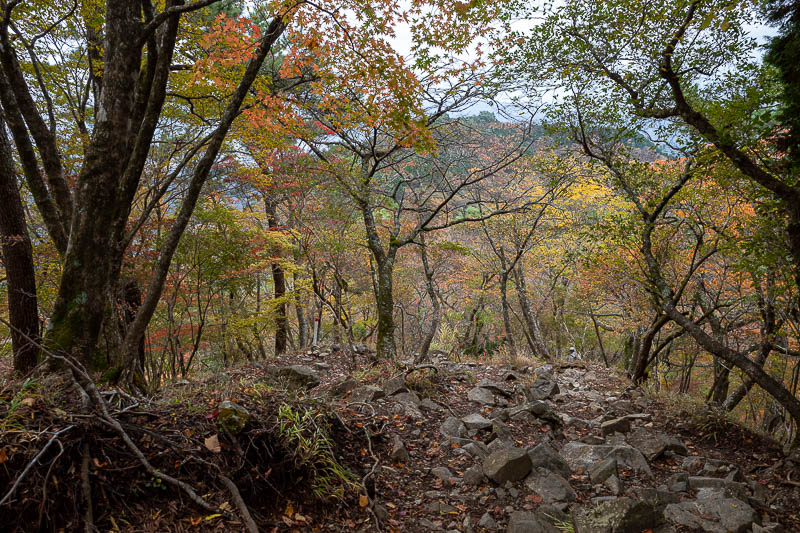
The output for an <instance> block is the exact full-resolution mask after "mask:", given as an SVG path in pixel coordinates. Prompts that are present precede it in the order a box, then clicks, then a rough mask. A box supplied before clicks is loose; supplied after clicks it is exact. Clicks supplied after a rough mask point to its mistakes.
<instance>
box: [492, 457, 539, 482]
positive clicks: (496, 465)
mask: <svg viewBox="0 0 800 533" xmlns="http://www.w3.org/2000/svg"><path fill="white" fill-rule="evenodd" d="M530 471H531V460H530V458H529V457H528V454H527V453H525V450H523V449H521V448H505V449H502V450H497V451H495V452H492V453H491V454H490V455H489V457H487V458H486V460H485V461H484V462H483V473H484V474H486V477H488V478H489V479H491V480H492V481H494V482H496V483H501V484H502V483H505V482H506V481H518V480H520V479H523V478H524V477H525V476H527V475H528V474H529V473H530Z"/></svg>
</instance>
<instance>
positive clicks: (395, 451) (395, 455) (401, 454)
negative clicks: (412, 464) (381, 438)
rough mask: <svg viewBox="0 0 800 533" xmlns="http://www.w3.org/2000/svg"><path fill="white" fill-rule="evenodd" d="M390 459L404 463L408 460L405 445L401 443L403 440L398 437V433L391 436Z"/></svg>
mask: <svg viewBox="0 0 800 533" xmlns="http://www.w3.org/2000/svg"><path fill="white" fill-rule="evenodd" d="M391 457H392V460H393V461H397V462H398V463H405V462H408V459H409V456H408V449H407V448H406V445H405V444H403V441H402V440H401V439H400V436H399V435H395V436H394V437H393V438H392V454H391Z"/></svg>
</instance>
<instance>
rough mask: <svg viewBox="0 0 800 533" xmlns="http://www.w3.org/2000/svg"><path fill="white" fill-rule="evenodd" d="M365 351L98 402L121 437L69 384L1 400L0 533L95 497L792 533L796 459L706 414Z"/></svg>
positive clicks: (530, 372) (255, 524)
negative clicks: (394, 360)
mask: <svg viewBox="0 0 800 533" xmlns="http://www.w3.org/2000/svg"><path fill="white" fill-rule="evenodd" d="M361 348H362V349H360V350H356V352H357V353H354V352H353V351H350V350H348V352H347V353H344V352H342V351H339V350H337V349H335V347H334V348H327V349H324V350H323V349H314V350H310V351H308V352H304V353H299V354H292V355H288V356H286V357H283V358H281V359H280V360H272V361H269V363H270V364H260V363H256V364H253V365H249V366H246V367H239V368H235V369H229V370H226V371H224V372H222V373H220V374H218V375H216V376H215V377H213V378H211V379H208V380H205V381H203V382H179V383H176V384H173V385H171V386H169V387H166V388H165V389H164V390H163V391H161V392H160V394H159V396H158V397H155V398H149V399H141V398H140V399H134V398H131V397H128V396H126V395H124V394H122V393H120V392H119V391H115V390H109V391H105V392H104V393H103V398H104V402H105V403H106V405H107V407H108V411H109V416H110V417H111V418H113V419H114V420H118V421H119V423H120V428H121V430H122V431H123V432H124V433H125V436H123V435H122V433H121V432H120V431H119V430H117V429H115V428H114V426H113V424H112V423H110V422H109V420H108V419H106V418H104V416H103V414H102V413H98V410H97V409H96V408H95V409H94V410H90V411H89V412H87V411H85V410H83V411H82V410H81V407H80V406H79V405H78V400H77V397H76V395H75V394H74V392H73V391H72V390H71V388H70V387H71V385H70V384H69V383H64V384H61V385H59V384H58V383H56V384H53V383H48V384H45V383H44V381H46V380H43V382H42V383H40V384H39V385H37V386H31V385H30V384H28V385H26V386H25V387H22V386H21V384H19V383H8V384H7V385H6V387H5V388H4V389H3V390H2V391H0V398H2V400H3V402H2V404H0V415H2V420H3V424H2V426H0V463H2V464H0V498H3V499H4V501H3V504H2V505H0V523H2V524H6V525H5V526H3V528H2V529H3V530H8V531H31V530H42V531H49V530H52V531H56V530H74V529H84V524H85V522H86V520H87V516H88V515H87V513H86V507H87V506H86V505H85V502H86V501H87V500H91V501H92V503H93V506H92V507H93V516H92V517H91V518H92V520H93V521H94V524H95V526H97V527H98V529H100V530H114V531H247V530H248V529H249V530H250V531H254V530H261V531H365V532H366V531H387V532H390V531H392V532H393V531H397V532H428V531H447V532H455V531H459V532H468V531H474V532H483V531H504V530H508V531H513V532H516V533H527V532H533V533H538V532H545V533H559V532H569V531H575V532H578V533H601V532H602V533H605V532H609V533H613V532H631V533H633V532H640V531H654V532H662V533H668V532H673V531H674V532H693V531H710V532H727V531H735V532H742V533H743V532H750V531H752V532H753V533H758V532H761V531H770V532H778V531H800V517H798V514H799V513H800V488H798V484H797V483H796V482H794V481H792V477H791V472H792V470H793V469H794V468H796V467H800V461H795V460H793V459H794V458H792V457H789V458H786V457H784V456H783V454H782V453H781V451H780V449H779V448H778V447H777V446H776V445H774V444H773V443H771V442H770V441H767V440H765V439H763V438H761V437H759V436H758V435H754V434H751V433H748V432H746V431H745V430H743V429H741V428H739V427H738V426H734V425H731V424H729V423H728V422H726V421H725V420H724V418H722V417H720V416H718V415H716V414H715V413H713V412H709V413H697V412H690V411H687V412H686V413H681V412H680V411H679V410H676V409H675V408H672V407H669V408H668V407H666V406H664V405H662V404H660V403H658V402H656V401H653V400H651V399H649V398H647V397H646V396H645V395H644V393H643V392H642V391H641V390H640V389H637V388H634V387H632V386H630V384H629V383H628V382H627V381H626V380H625V379H624V378H623V377H621V376H619V375H618V374H616V373H615V372H614V371H611V370H608V369H605V368H603V367H602V366H598V365H594V364H582V363H581V364H555V365H531V366H526V367H511V366H508V365H502V364H493V363H492V362H486V363H467V362H453V361H450V360H448V359H446V358H445V357H443V356H441V357H438V358H436V357H435V358H434V360H433V361H432V363H431V364H429V365H422V366H421V367H412V366H410V365H407V366H404V365H402V364H398V365H395V364H381V365H375V366H373V365H370V364H369V361H370V354H369V353H367V352H366V350H364V349H363V347H361ZM59 386H60V387H61V389H59ZM56 390H60V391H61V393H60V394H58V393H56V392H54V391H56ZM225 402H228V403H225ZM240 408H241V409H240ZM61 430H65V431H64V432H63V433H58V432H59V431H61ZM125 437H128V438H129V439H130V441H131V444H132V445H133V446H135V447H136V448H137V449H139V450H140V451H141V452H142V455H143V457H144V458H145V460H146V461H149V464H151V466H152V467H153V468H154V470H153V472H148V471H146V469H145V468H144V467H143V466H142V461H141V459H140V458H138V456H137V455H136V453H135V452H134V450H133V448H131V446H130V445H129V444H128V443H127V441H126V440H125ZM45 448H47V449H45ZM42 450H44V451H42ZM161 472H163V473H165V474H168V475H170V476H173V477H174V478H175V479H180V480H181V481H183V482H185V483H186V484H188V485H189V486H191V487H193V488H194V489H195V490H196V492H197V494H198V495H199V496H200V497H201V498H202V499H203V501H204V502H206V503H207V504H208V506H209V507H208V509H206V510H203V509H201V508H200V507H199V506H198V505H197V504H196V503H195V504H192V503H191V502H189V501H188V499H187V494H186V493H185V492H182V491H181V490H179V489H178V488H176V487H175V486H173V485H171V484H170V483H164V482H163V481H162V480H161V479H160V478H159V474H158V473H161ZM226 480H227V481H226ZM228 481H231V482H232V483H233V485H235V487H238V489H235V488H234V489H233V490H232V489H231V487H230V485H229V484H228ZM87 494H89V495H90V498H87ZM244 509H247V510H246V511H245V510H244ZM248 514H249V515H250V516H249V517H246V515H248ZM248 518H249V519H250V520H248ZM248 524H249V525H248Z"/></svg>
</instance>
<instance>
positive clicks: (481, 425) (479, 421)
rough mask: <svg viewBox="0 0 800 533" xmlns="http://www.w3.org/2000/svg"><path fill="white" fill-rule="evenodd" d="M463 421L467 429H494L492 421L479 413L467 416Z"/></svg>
mask: <svg viewBox="0 0 800 533" xmlns="http://www.w3.org/2000/svg"><path fill="white" fill-rule="evenodd" d="M461 421H462V422H464V425H465V426H467V429H478V430H481V429H492V421H491V420H489V419H488V418H486V417H484V416H482V415H480V414H479V413H473V414H471V415H467V416H465V417H464V418H462V419H461Z"/></svg>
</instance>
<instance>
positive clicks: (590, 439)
mask: <svg viewBox="0 0 800 533" xmlns="http://www.w3.org/2000/svg"><path fill="white" fill-rule="evenodd" d="M578 442H582V443H584V444H591V445H592V446H596V445H598V444H605V443H606V439H604V438H602V437H598V436H596V435H586V436H585V437H581V438H580V439H578Z"/></svg>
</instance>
